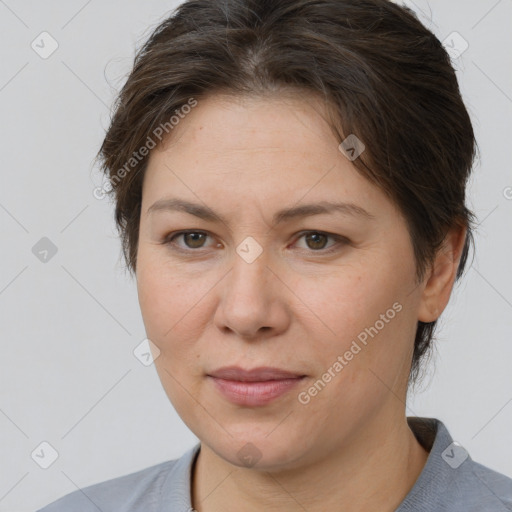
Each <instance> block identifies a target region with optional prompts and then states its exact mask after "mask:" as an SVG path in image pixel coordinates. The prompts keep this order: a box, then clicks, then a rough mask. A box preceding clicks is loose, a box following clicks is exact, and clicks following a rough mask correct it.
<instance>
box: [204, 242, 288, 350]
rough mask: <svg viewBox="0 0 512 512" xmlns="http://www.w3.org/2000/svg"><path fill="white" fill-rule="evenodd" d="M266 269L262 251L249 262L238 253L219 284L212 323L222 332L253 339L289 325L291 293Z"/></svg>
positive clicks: (279, 278)
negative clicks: (218, 298) (218, 295)
mask: <svg viewBox="0 0 512 512" xmlns="http://www.w3.org/2000/svg"><path fill="white" fill-rule="evenodd" d="M278 274H279V272H277V271H276V270H274V269H271V268H269V266H268V260H267V258H266V256H265V252H263V254H261V255H260V256H259V257H258V258H257V259H256V260H254V261H253V262H251V263H248V262H247V261H245V260H244V259H243V258H241V257H240V256H239V255H238V254H235V256H234V262H233V266H232V269H231V271H230V272H228V274H227V276H226V277H225V278H224V279H223V280H222V281H221V283H220V284H219V286H221V288H220V300H219V303H218V307H217V310H216V312H215V317H214V323H215V325H216V326H217V328H218V329H220V330H221V331H224V333H228V332H231V333H234V334H236V335H237V336H238V337H240V338H244V339H249V340H256V339H261V338H268V337H272V336H275V335H277V334H279V333H281V332H283V331H285V330H286V329H287V327H288V325H289V323H290V308H289V300H290V297H289V295H290V292H289V290H288V289H287V287H286V286H285V284H283V278H282V276H279V275H278Z"/></svg>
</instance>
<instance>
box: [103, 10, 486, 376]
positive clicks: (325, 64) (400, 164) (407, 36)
mask: <svg viewBox="0 0 512 512" xmlns="http://www.w3.org/2000/svg"><path fill="white" fill-rule="evenodd" d="M290 89H292V90H296V91H298V92H300V91H302V92H304V91H307V93H308V94H309V95H312V94H314V95H316V96H318V97H320V98H321V99H323V100H324V104H325V105H326V107H327V111H328V112H329V116H330V120H331V127H332V129H333V133H334V134H335V135H336V137H337V140H338V141H339V142H342V141H343V140H344V139H345V138H346V137H347V136H348V135H350V134H354V135H355V136H356V137H357V138H358V139H360V140H361V141H363V143H364V144H365V146H366V150H365V151H364V152H363V153H362V154H361V155H360V156H359V157H358V158H357V159H355V160H354V161H353V164H354V166H355V167H356V169H357V170H358V172H360V173H361V174H362V175H363V176H364V177H366V178H367V179H368V180H370V181H371V182H372V183H374V184H375V185H377V186H378V187H379V188H380V189H381V190H382V191H383V192H384V193H386V195H387V196H388V197H390V198H391V199H392V200H393V202H394V203H395V204H396V205H397V206H398V208H399V209H400V211H401V212H402V214H403V215H404V217H405V218H406V221H407V225H408V229H409V232H410V236H411V241H412V245H413V247H414V254H415V259H416V267H417V277H418V283H419V282H420V281H421V280H422V279H423V277H424V275H425V271H426V269H427V268H428V266H429V265H430V264H431V263H432V261H433V258H434V257H435V255H436V254H437V251H438V249H439V248H440V247H441V244H442V242H443V240H444V238H445V235H446V233H447V230H448V229H449V228H451V227H455V226H465V227H466V228H467V234H466V240H465V244H464V249H463V253H462V257H461V261H460V265H459V268H458V270H457V276H456V279H457V280H458V279H459V278H460V276H461V275H462V273H463V271H464V267H465V265H466V260H467V256H468V252H469V249H470V245H471V244H474V241H473V234H472V229H473V226H472V224H473V222H474V215H473V213H472V212H471V211H470V210H469V209H468V208H467V207H466V205H465V191H466V184H467V181H468V179H469V175H470V172H471V168H472V165H473V159H474V157H475V154H476V149H477V144H476V141H475V138H474V133H473V128H472V125H471V120H470V117H469V115H468V112H467V110H466V108H465V105H464V103H463V101H462V98H461V94H460V91H459V86H458V82H457V77H456V74H455V72H454V69H453V67H452V63H451V61H450V57H449V55H448V53H447V52H446V50H445V49H444V47H443V45H442V44H441V42H440V41H439V40H438V39H437V38H436V37H435V35H434V34H432V32H430V31H429V30H428V29H427V28H426V27H424V26H423V25H422V23H421V22H420V21H419V20H418V18H417V17H416V15H415V14H414V12H413V11H411V10H409V9H407V8H405V7H402V6H399V5H396V4H394V3H392V2H390V1H388V0H225V1H224V0H215V1H212V0H188V1H185V2H184V3H182V4H181V5H179V6H178V8H177V9H176V11H175V12H173V13H172V15H171V16H169V17H168V18H166V19H165V20H164V21H163V22H161V23H160V24H159V25H158V26H157V27H156V29H155V30H154V31H153V33H152V34H151V36H150V37H149V38H148V40H147V41H146V42H145V44H144V45H143V46H142V47H141V48H140V49H139V51H138V52H137V55H136V57H135V62H134V66H133V70H132V71H131V73H130V75H129V77H128V79H127V81H126V83H125V85H124V86H123V88H122V90H121V91H120V93H119V95H118V97H117V100H116V102H115V105H114V107H113V111H114V113H113V116H112V120H111V124H110V127H109V129H108V131H107V133H106V136H105V139H104V141H103V144H102V146H101V149H100V151H99V152H98V155H97V156H96V158H100V160H101V169H102V170H103V172H104V173H105V174H106V176H107V177H108V179H109V183H110V184H111V188H110V189H109V190H108V191H107V192H109V193H111V194H112V195H113V196H114V198H115V219H116V224H117V227H118V230H119V232H120V235H121V238H122V248H123V254H124V257H125V260H126V262H127V264H128V267H129V269H130V271H131V272H132V273H135V271H136V263H137V246H138V234H139V222H140V213H141V200H142V180H143V176H144V172H145V169H146V166H147V161H148V158H147V156H146V155H147V148H151V147H152V145H150V143H149V141H150V140H151V141H152V142H153V146H154V144H155V141H154V139H155V136H154V134H155V133H160V131H161V129H159V126H162V125H164V126H166V129H165V131H166V133H170V130H169V126H170V124H171V123H169V119H170V118H171V116H172V115H178V113H179V112H180V109H182V108H183V106H184V105H187V104H190V100H191V98H193V99H194V100H195V101H200V100H201V98H205V97H206V96H209V95H212V94H216V93H221V92H222V93H228V94H233V95H248V96H255V95H256V96H261V97H264V96H265V95H266V94H275V95H279V94H280V91H283V92H284V91H285V90H290ZM171 128H172V127H171ZM159 130H160V131H159ZM157 138H158V137H157ZM159 142H160V141H157V143H159ZM144 147H146V151H141V148H144ZM141 153H142V154H143V155H142V156H141ZM135 157H136V158H135ZM127 162H130V166H131V167H132V168H133V169H130V168H129V167H128V168H127ZM435 325H436V322H435V321H434V322H430V323H423V322H418V328H417V332H416V338H415V345H414V354H413V359H412V365H411V372H410V376H409V382H414V381H415V380H416V379H417V376H418V371H419V369H420V365H419V362H420V360H421V359H423V357H424V356H426V355H427V353H428V352H429V350H428V349H429V348H430V347H431V344H432V340H433V335H434V328H435Z"/></svg>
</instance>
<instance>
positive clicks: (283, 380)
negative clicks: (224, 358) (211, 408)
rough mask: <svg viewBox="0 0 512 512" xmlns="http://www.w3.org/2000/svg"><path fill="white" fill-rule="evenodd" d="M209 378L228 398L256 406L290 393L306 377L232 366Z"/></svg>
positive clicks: (274, 370)
mask: <svg viewBox="0 0 512 512" xmlns="http://www.w3.org/2000/svg"><path fill="white" fill-rule="evenodd" d="M207 377H208V379H210V380H211V381H212V382H213V384H214V386H215V389H216V390H217V391H219V392H220V393H221V394H222V396H223V397H224V398H226V399H228V400H229V401H230V402H232V403H234V404H237V405H244V406H249V407H252V406H262V405H266V404H268V403H270V402H272V401H273V400H275V399H277V398H278V397H280V396H282V395H284V394H286V393H288V392H289V391H291V390H292V389H293V388H294V387H296V386H297V385H298V384H299V383H300V382H301V381H302V380H303V379H304V378H305V377H306V375H304V374H300V373H295V372H290V371H287V370H283V369H280V368H272V367H258V368H254V369H251V370H245V369H243V368H239V367H234V366H230V367H224V368H220V369H219V370H215V371H213V372H210V373H209V374H207Z"/></svg>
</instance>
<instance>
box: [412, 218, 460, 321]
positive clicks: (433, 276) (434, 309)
mask: <svg viewBox="0 0 512 512" xmlns="http://www.w3.org/2000/svg"><path fill="white" fill-rule="evenodd" d="M466 232H467V229H466V227H465V226H457V227H454V228H452V229H451V230H450V231H449V232H448V233H447V235H446V237H445V239H444V241H443V244H442V246H441V247H440V248H439V250H438V252H437V255H436V257H435V260H434V262H433V264H432V266H431V267H430V269H429V272H427V277H425V281H424V282H425V285H424V286H425V287H424V289H423V294H422V296H421V302H420V306H419V310H418V320H420V321H421V322H426V323H427V322H433V321H434V320H437V318H438V317H439V316H440V315H441V313H442V312H443V310H444V308H445V307H446V305H447V304H448V301H449V299H450V295H451V292H452V288H453V283H454V282H455V276H456V274H457V269H458V267H459V262H460V258H461V255H462V249H463V248H464V242H465V240H466Z"/></svg>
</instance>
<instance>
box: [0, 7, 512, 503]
mask: <svg viewBox="0 0 512 512" xmlns="http://www.w3.org/2000/svg"><path fill="white" fill-rule="evenodd" d="M178 3H179V2H172V1H168V2H165V1H162V0H151V1H144V2H142V1H138V2H136V1H126V0H124V1H120V0H116V1H113V0H110V1H103V2H100V1H98V0H92V1H88V2H87V1H85V0H74V1H68V2H63V1H61V2H57V1H46V2H35V1H33V2H29V1H23V0H5V1H2V0H0V34H1V36H0V37H1V40H2V45H1V60H0V62H1V69H0V108H1V120H2V137H1V145H2V149H1V155H2V157H1V158H2V169H1V174H0V175H1V179H2V181H1V187H0V225H1V233H2V241H3V243H2V251H1V258H2V259H1V271H0V315H1V325H2V358H1V361H0V364H1V368H0V378H1V381H0V435H1V440H2V442H1V443H0V461H1V466H0V512H4V511H9V512H17V511H18V512H21V511H23V512H25V511H31V510H35V509H36V508H38V507H41V506H43V505H44V504H46V503H48V502H50V501H53V500H55V499H56V498H58V497H59V496H62V495H64V494H67V493H69V492H71V491H74V490H76V489H77V488H79V487H85V486H87V485H89V484H92V483H96V482H99V481H103V480H106V479H109V478H113V477H115V476H120V475H122V474H127V473H130V472H133V471H136V470H138V469H142V468H144V467H147V466H150V465H152V464H156V463H158V462H162V461H164V460H167V459H172V458H176V457H178V456H180V455H181V454H182V453H183V452H184V451H185V450H186V449H188V448H189V447H191V446H192V445H193V444H195V442H196V438H195V436H194V435H193V434H192V433H190V432H189V431H188V429H187V427H186V426H185V425H184V424H183V423H182V422H181V420H180V418H179V417H178V416H177V414H176V412H175V411H174V409H173V408H172V406H171V405H170V404H169V402H168V400H167V397H166V396H165V393H164V391H163V389H162V387H161V385H160V382H159V380H158V377H157V375H156V372H155V370H154V367H153V366H149V367H146V366H144V365H143V364H141V363H140V362H139V361H138V360H137V359H136V358H135V357H134V355H133V350H134V348H135V347H136V346H137V345H138V344H139V343H140V342H141V341H142V340H143V339H144V338H145V332H144V327H143V323H142V318H141V315H140V310H139V307H138V302H137V295H136V288H135V283H134V282H133V281H132V280H130V278H129V277H128V275H127V274H125V273H124V271H123V270H122V260H121V259H120V244H119V241H118V239H117V234H116V231H115V229H114V224H113V220H112V206H111V205H110V204H109V202H108V200H106V199H104V200H97V199H95V197H94V196H93V194H92V190H93V189H94V187H96V186H98V185H100V184H102V183H103V180H102V178H101V177H100V175H99V173H98V172H97V169H94V168H93V166H92V158H93V156H94V154H95V152H96V151H97V150H98V148H99V145H100V143H101V141H102V138H103V135H104V130H105V129H106V128H107V126H108V121H109V109H110V105H111V104H112V100H113V98H114V95H115V93H116V89H119V88H120V86H121V85H122V83H123V82H124V79H125V75H126V73H127V72H128V71H129V69H130V67H131V65H132V59H133V56H134V51H135V49H136V48H137V47H138V46H139V45H140V44H141V43H142V42H143V41H144V40H145V39H146V37H147V36H148V35H149V34H150V32H151V30H152V29H153V28H154V27H155V26H156V24H157V23H158V22H159V21H160V20H161V19H163V17H165V16H166V15H167V14H168V13H169V12H170V11H171V10H172V9H173V8H174V7H175V6H176V5H177V4H178ZM407 4H408V5H410V6H412V7H413V8H414V9H415V10H416V11H417V12H418V13H419V14H420V17H421V19H422V21H423V22H424V23H425V24H426V25H427V26H428V27H429V28H431V29H432V30H433V31H434V33H435V34H436V35H437V36H438V37H439V38H440V39H441V40H445V39H446V38H447V36H449V35H450V34H451V33H452V32H454V31H456V32H458V33H459V34H460V35H461V36H462V37H463V38H464V39H465V40H466V41H467V42H468V44H469V47H468V49H467V50H466V51H465V52H464V53H463V54H462V55H461V56H460V57H459V58H458V59H456V60H455V61H454V62H455V65H456V68H457V73H458V77H459V80H460V86H461V89H462V92H463V96H464V99H465V102H466V105H467V107H468V110H469V112H470V114H471V116H472V119H473V122H474V127H475V130H476V134H477V139H478V141H479V144H480V148H481V161H479V162H477V163H476V165H475V174H474V178H473V180H472V183H471V188H470V207H472V208H473V209H474V210H475V212H476V213H477V215H478V218H479V221H480V223H481V224H480V227H479V231H478V233H477V235H476V241H477V248H478V249H477V255H476V258H475V262H474V265H473V267H472V268H471V269H469V270H468V273H467V275H466V277H465V278H464V281H463V282H462V283H461V284H460V285H459V286H458V287H457V289H456V290H455V292H454V294H453V295H452V300H451V303H450V304H449V306H448V308H447V309H446V310H445V312H444V313H443V315H442V317H441V324H442V328H441V329H440V330H439V334H438V337H439V342H438V355H437V358H436V361H435V373H434V366H432V371H431V373H432V377H431V378H430V379H427V380H426V381H425V386H426V385H428V384H429V387H428V389H426V390H424V391H422V392H420V393H418V394H417V395H416V396H414V397H411V400H410V404H409V409H408V411H407V413H408V415H418V416H433V417H437V418H439V419H441V420H442V421H444V422H445V423H446V425H447V426H448V428H449V429H450V431H451V433H452V435H453V436H454V438H455V439H456V440H457V441H459V442H460V443H461V444H462V445H463V446H464V447H465V448H466V449H467V450H468V451H469V453H470V454H471V456H472V457H473V458H474V459H475V460H477V461H479V462H482V463H483V464H485V465H487V466H489V467H491V468H493V469H496V470H498V471H500V472H503V473H505V474H507V475H509V476H511V477H512V428H511V426H512V378H511V360H512V339H511V334H512V292H511V290H512V275H511V272H510V262H511V259H512V230H511V229H510V220H511V215H512V200H511V199H510V198H511V197H512V189H511V188H507V187H512V174H511V171H510V164H509V159H510V155H509V153H510V135H511V133H512V123H511V113H512V66H511V62H510V53H511V48H512V31H511V30H510V20H511V19H512V1H511V0H500V1H496V0H481V1H478V2H476V1H474V2H468V1H464V0H449V1H446V0H443V1H441V0H431V1H430V2H429V3H427V2H426V1H422V0H414V2H412V1H408V2H407ZM43 31H47V32H49V33H50V34H51V36H52V37H53V38H54V39H55V40H56V41H57V42H58V45H59V47H58V49H57V50H56V51H55V52H54V53H53V54H52V55H51V56H50V57H48V58H47V59H42V58H41V57H40V56H39V55H38V54H37V53H36V52H35V51H34V50H33V49H32V48H31V43H32V41H33V40H34V39H36V38H37V37H38V36H39V34H40V33H41V32H43ZM507 192H508V194H507ZM507 195H508V197H509V199H507V197H506V196H507ZM42 237H48V238H49V239H50V240H51V241H52V242H53V243H54V244H55V245H56V247H57V253H56V254H55V255H54V256H53V257H52V258H51V259H49V261H47V262H46V263H43V262H42V261H40V260H39V259H38V258H36V256H35V255H34V254H33V252H32V247H33V246H34V245H35V244H36V243H37V242H38V241H39V240H40V239H41V238H42ZM43 441H47V442H49V443H50V444H51V445H52V446H53V447H55V449H56V450H57V452H58V454H59V456H58V458H57V460H56V461H55V462H54V463H53V464H52V465H51V466H50V467H49V468H48V469H42V468H41V467H39V465H38V464H36V462H35V461H34V460H33V459H32V458H31V453H32V452H33V451H34V450H35V449H36V448H37V447H38V446H39V445H40V443H41V442H43ZM46 453H48V451H47V452H46ZM45 456H46V455H45Z"/></svg>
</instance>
